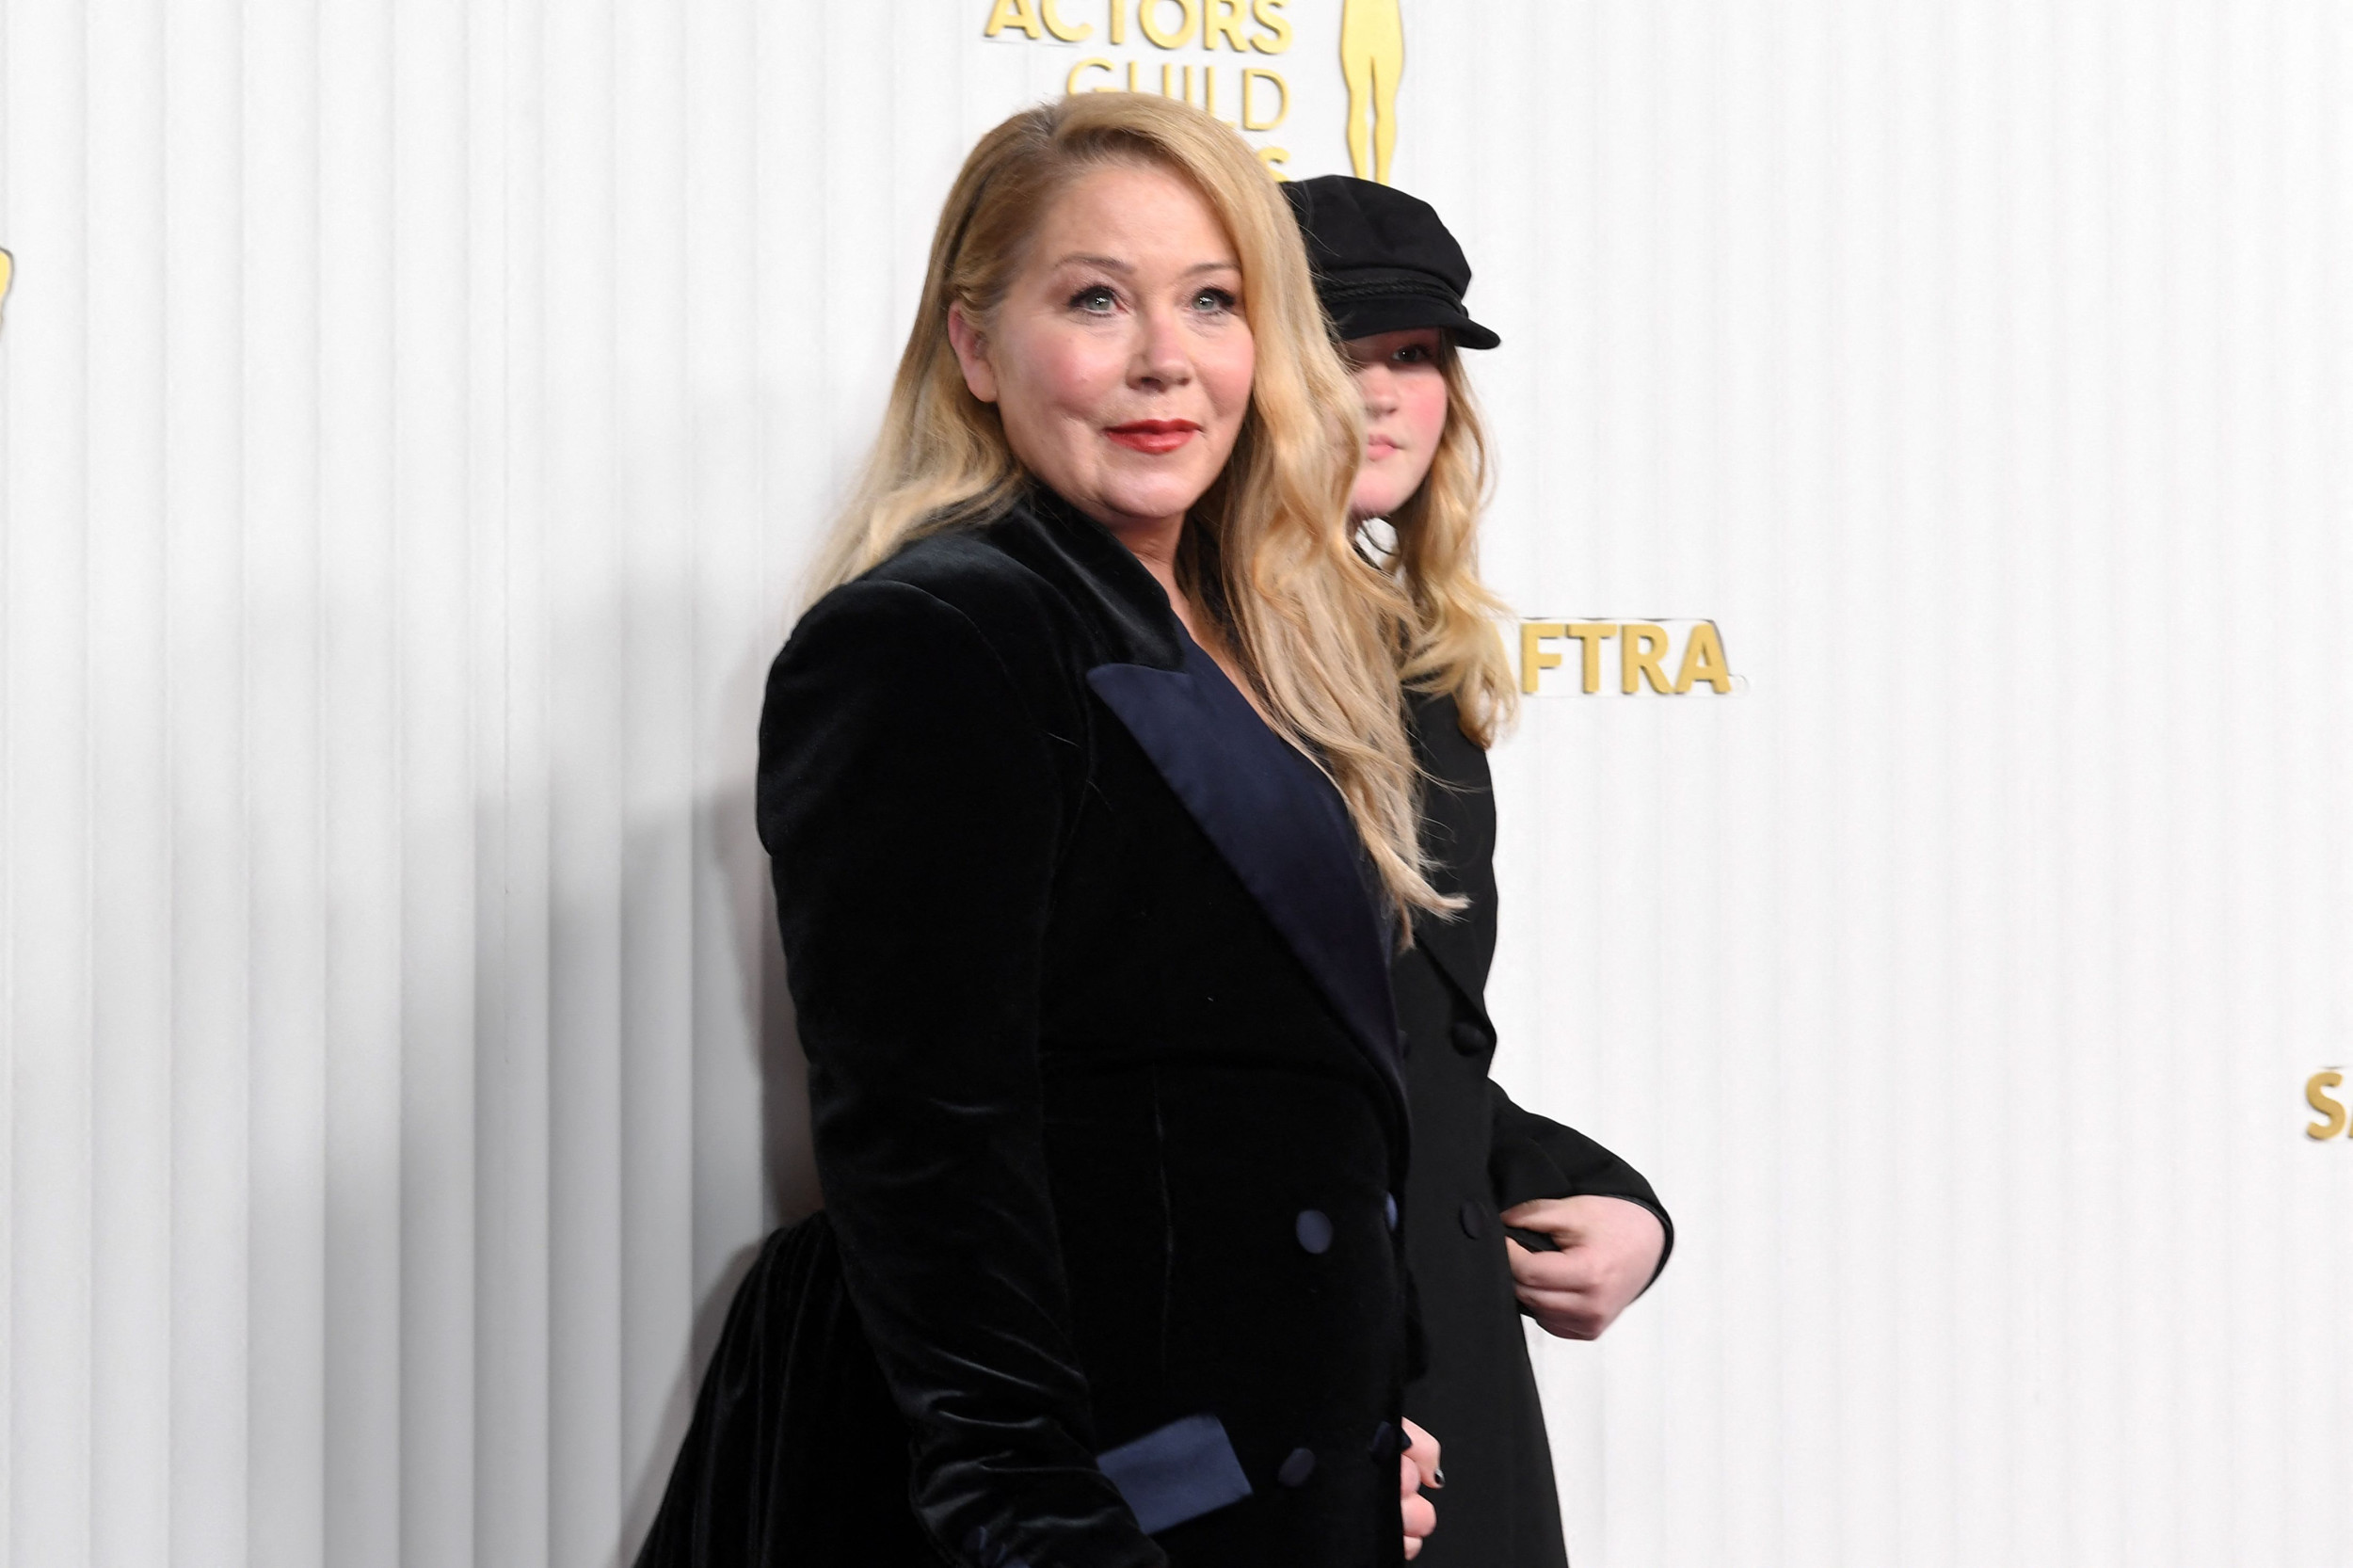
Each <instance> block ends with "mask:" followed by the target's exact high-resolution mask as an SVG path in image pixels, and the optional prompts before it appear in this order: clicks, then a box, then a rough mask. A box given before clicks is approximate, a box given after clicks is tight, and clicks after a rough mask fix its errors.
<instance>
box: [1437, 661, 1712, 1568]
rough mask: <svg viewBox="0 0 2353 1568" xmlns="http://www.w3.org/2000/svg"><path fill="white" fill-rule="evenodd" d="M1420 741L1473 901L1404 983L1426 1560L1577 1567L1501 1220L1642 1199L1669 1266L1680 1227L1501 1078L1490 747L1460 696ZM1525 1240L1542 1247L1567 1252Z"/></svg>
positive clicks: (1448, 855)
mask: <svg viewBox="0 0 2353 1568" xmlns="http://www.w3.org/2000/svg"><path fill="white" fill-rule="evenodd" d="M1414 742H1415V750H1416V753H1417V756H1418V758H1419V760H1420V761H1421V765H1422V771H1423V774H1424V775H1425V777H1426V779H1427V782H1426V784H1425V786H1424V791H1423V802H1422V847H1423V849H1424V850H1425V851H1426V852H1427V854H1428V855H1429V857H1430V859H1431V861H1432V877H1433V881H1434V882H1435V883H1436V885H1437V886H1438V888H1440V889H1441V890H1442V891H1446V892H1449V893H1455V894H1459V895H1461V896H1463V897H1465V898H1466V899H1468V900H1469V901H1470V902H1469V906H1468V907H1467V908H1466V909H1465V910H1464V911H1463V912H1462V913H1461V914H1460V915H1458V916H1456V917H1455V918H1454V919H1452V920H1433V919H1417V920H1416V921H1415V924H1414V946H1413V948H1412V949H1411V950H1410V951H1408V952H1404V953H1402V954H1401V955H1400V956H1399V958H1398V961H1397V965H1396V969H1395V974H1394V985H1395V993H1396V998H1397V1009H1398V1018H1399V1021H1400V1023H1401V1026H1402V1027H1403V1030H1404V1034H1405V1048H1406V1053H1407V1063H1406V1082H1407V1088H1408V1093H1409V1096H1410V1101H1411V1105H1412V1109H1413V1117H1414V1163H1413V1171H1412V1174H1411V1176H1410V1177H1409V1178H1408V1180H1407V1183H1406V1203H1405V1212H1406V1239H1407V1256H1408V1261H1409V1263H1410V1265H1411V1268H1412V1272H1413V1276H1414V1282H1415V1285H1416V1286H1417V1290H1418V1299H1419V1303H1420V1307H1421V1322H1422V1328H1423V1339H1424V1343H1425V1345H1426V1347H1427V1356H1426V1366H1425V1367H1424V1368H1423V1369H1422V1370H1421V1372H1420V1375H1418V1376H1417V1378H1416V1379H1415V1380H1414V1381H1413V1382H1412V1383H1411V1384H1408V1385H1407V1388H1406V1396H1405V1409H1406V1413H1407V1414H1408V1415H1409V1416H1412V1417H1413V1418H1414V1419H1415V1420H1416V1421H1418V1422H1420V1423H1421V1424H1422V1425H1423V1426H1425V1427H1427V1428H1429V1429H1430V1431H1431V1432H1434V1433H1435V1434H1436V1435H1437V1437H1438V1440H1439V1441H1440V1442H1441V1443H1442V1444H1444V1445H1445V1450H1446V1452H1445V1457H1446V1473H1447V1486H1446V1491H1445V1493H1444V1494H1443V1495H1442V1496H1440V1498H1439V1506H1438V1530H1437V1533H1436V1534H1434V1535H1433V1536H1432V1537H1431V1538H1430V1540H1429V1542H1428V1543H1427V1544H1426V1545H1425V1546H1424V1549H1423V1551H1422V1552H1421V1554H1420V1556H1419V1557H1417V1559H1416V1568H1457V1565H1460V1568H1566V1563H1567V1556H1566V1553H1565V1552H1564V1550H1563V1548H1562V1544H1561V1512H1560V1503H1559V1501H1558V1497H1557V1494H1556V1492H1555V1489H1554V1484H1553V1472H1552V1450H1551V1447H1550V1445H1549V1443H1548V1442H1547V1441H1546V1439H1545V1415H1544V1407H1543V1405H1542V1404H1541V1403H1540V1402H1539V1400H1538V1398H1537V1394H1536V1378H1535V1372H1534V1370H1533V1368H1531V1367H1530V1366H1529V1359H1528V1342H1527V1339H1526V1337H1525V1336H1523V1335H1522V1334H1521V1332H1520V1314H1519V1303H1518V1298H1517V1297H1516V1295H1515V1294H1514V1291H1513V1283H1512V1270H1511V1264H1510V1262H1509V1260H1508V1258H1507V1256H1506V1254H1505V1252H1504V1247H1503V1241H1504V1235H1505V1232H1504V1229H1503V1223H1502V1221H1501V1219H1500V1218H1499V1217H1498V1216H1499V1215H1500V1214H1501V1213H1502V1211H1503V1210H1505V1209H1507V1208H1513V1207H1514V1206H1516V1205H1518V1204H1522V1203H1526V1202H1528V1201H1529V1199H1531V1198H1565V1197H1575V1196H1578V1195H1582V1194H1595V1195H1601V1196H1608V1197H1618V1198H1625V1199H1628V1200H1629V1201H1631V1202H1634V1203H1639V1204H1641V1205H1642V1206H1643V1207H1644V1208H1648V1209H1650V1210H1651V1211H1652V1212H1653V1213H1655V1214H1657V1216H1658V1219H1659V1223H1660V1224H1663V1225H1664V1226H1665V1227H1666V1231H1667V1247H1666V1251H1664V1252H1661V1254H1660V1255H1659V1267H1660V1268H1662V1269H1663V1268H1664V1267H1666V1253H1667V1252H1672V1251H1673V1247H1674V1224H1673V1221H1672V1220H1670V1219H1668V1217H1667V1210H1666V1208H1665V1207H1664V1206H1663V1205H1661V1204H1660V1203H1659V1201H1658V1198H1657V1194H1656V1193H1655V1192H1652V1190H1651V1185H1650V1183H1649V1182H1648V1181H1647V1180H1645V1179H1643V1177H1642V1175H1641V1172H1639V1171H1637V1170H1635V1169H1634V1167H1633V1166H1631V1165H1629V1164H1628V1163H1626V1161H1625V1160H1622V1159H1620V1158H1619V1157H1618V1156H1617V1155H1615V1154H1612V1153H1611V1152H1610V1151H1609V1150H1608V1149H1607V1148H1604V1147H1603V1146H1602V1145H1601V1144H1597V1143H1595V1142H1594V1141H1593V1139H1591V1138H1588V1137H1587V1136H1585V1135H1584V1134H1583V1133H1581V1132H1579V1131H1577V1129H1576V1128H1570V1127H1563V1126H1562V1125H1561V1124H1560V1123H1559V1122H1555V1121H1552V1120H1550V1119H1549V1118H1547V1117H1545V1116H1541V1115H1538V1114H1537V1113H1536V1112H1531V1111H1527V1110H1524V1109H1522V1108H1521V1107H1519V1106H1517V1105H1515V1104H1513V1102H1512V1099H1511V1096H1507V1095H1506V1094H1504V1092H1503V1090H1502V1089H1501V1088H1500V1087H1499V1086H1498V1085H1497V1083H1496V1082H1495V1081H1494V1080H1491V1079H1490V1078H1489V1077H1488V1076H1487V1070H1488V1067H1489V1066H1490V1064H1492V1063H1493V1062H1494V1059H1495V1049H1496V1031H1495V1026H1494V1024H1493V1023H1491V1022H1490V1021H1489V1020H1488V1016H1487V1007H1486V987H1487V970H1488V967H1489V965H1490V964H1491V962H1492V961H1493V959H1494V957H1495V949H1496V920H1497V903H1496V877H1495V843H1496V808H1495V790H1494V784H1493V781H1492V779H1491V777H1490V775H1489V772H1488V767H1487V754H1486V752H1485V751H1483V750H1482V749H1481V747H1480V746H1479V745H1478V744H1476V743H1474V742H1472V741H1471V740H1470V739H1469V738H1468V737H1466V736H1465V735H1464V733H1463V729H1462V723H1461V718H1460V715H1459V713H1458V712H1457V711H1456V709H1455V705H1454V700H1453V699H1452V698H1451V697H1447V696H1435V697H1424V698H1421V699H1419V700H1418V701H1417V702H1416V704H1415V707H1414ZM1511 1234H1512V1235H1513V1236H1514V1237H1516V1238H1517V1239H1518V1240H1520V1242H1521V1243H1522V1244H1523V1245H1527V1246H1532V1247H1542V1248H1549V1247H1551V1246H1552V1244H1553V1243H1552V1241H1551V1240H1550V1239H1549V1238H1546V1237H1542V1236H1538V1235H1535V1234H1532V1233H1529V1232H1525V1231H1513V1232H1512V1233H1511ZM1653 1277H1654V1278H1655V1277H1657V1276H1656V1274H1655V1273H1654V1275H1653Z"/></svg>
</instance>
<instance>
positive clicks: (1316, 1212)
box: [1291, 1208, 1332, 1453]
mask: <svg viewBox="0 0 2353 1568" xmlns="http://www.w3.org/2000/svg"><path fill="white" fill-rule="evenodd" d="M1291 1230H1292V1233H1293V1234H1295V1235H1296V1236H1297V1237H1298V1238H1299V1244H1300V1245H1301V1246H1303V1247H1305V1249H1306V1250H1307V1251H1309V1252H1311V1253H1314V1254H1316V1255H1318V1256H1321V1255H1322V1254H1324V1253H1327V1252H1330V1251H1331V1250H1332V1217H1331V1216H1330V1215H1328V1214H1326V1213H1325V1212H1324V1211H1323V1210H1322V1209H1321V1208H1303V1209H1301V1210H1300V1211H1299V1218H1298V1220H1297V1221H1296V1222H1294V1223H1293V1224H1292V1225H1291ZM1300 1451H1301V1452H1302V1453H1305V1451H1306V1450H1305V1449H1304V1448H1303V1449H1301V1450H1300Z"/></svg>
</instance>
